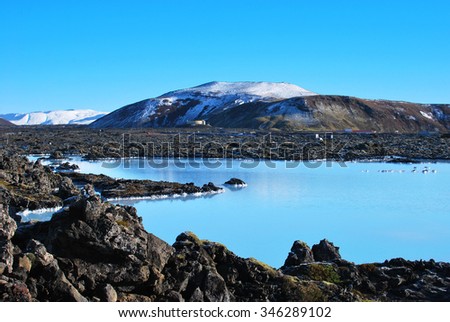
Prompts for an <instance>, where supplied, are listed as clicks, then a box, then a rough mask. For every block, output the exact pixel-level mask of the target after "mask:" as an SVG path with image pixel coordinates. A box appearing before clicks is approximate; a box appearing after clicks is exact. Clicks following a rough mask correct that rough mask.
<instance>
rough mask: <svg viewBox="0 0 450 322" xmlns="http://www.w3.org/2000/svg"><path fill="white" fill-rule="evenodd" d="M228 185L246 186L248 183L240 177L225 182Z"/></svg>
mask: <svg viewBox="0 0 450 322" xmlns="http://www.w3.org/2000/svg"><path fill="white" fill-rule="evenodd" d="M225 184H226V185H230V186H240V187H244V186H246V185H247V184H246V183H245V182H244V181H243V180H241V179H238V178H231V179H230V180H228V181H227V182H225Z"/></svg>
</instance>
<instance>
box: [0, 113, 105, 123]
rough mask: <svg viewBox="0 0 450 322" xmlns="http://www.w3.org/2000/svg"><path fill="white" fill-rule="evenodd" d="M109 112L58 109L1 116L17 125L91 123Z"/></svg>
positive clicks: (0, 116)
mask: <svg viewBox="0 0 450 322" xmlns="http://www.w3.org/2000/svg"><path fill="white" fill-rule="evenodd" d="M106 114H108V113H107V112H98V111H94V110H57V111H48V112H31V113H10V114H1V115H0V118H3V119H5V120H8V121H10V122H11V123H13V124H16V125H64V124H90V123H92V122H94V121H96V120H97V119H99V118H101V117H103V116H105V115H106Z"/></svg>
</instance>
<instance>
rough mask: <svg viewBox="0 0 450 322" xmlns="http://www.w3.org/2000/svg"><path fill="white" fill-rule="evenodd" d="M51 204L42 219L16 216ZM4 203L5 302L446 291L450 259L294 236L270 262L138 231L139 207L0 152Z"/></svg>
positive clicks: (379, 296) (442, 295) (447, 295)
mask: <svg viewBox="0 0 450 322" xmlns="http://www.w3.org/2000/svg"><path fill="white" fill-rule="evenodd" d="M94 184H95V183H94ZM56 204H60V205H62V206H63V208H62V209H61V210H60V211H58V212H57V213H55V214H54V215H53V217H52V219H51V220H50V221H48V222H31V223H21V222H20V218H18V217H17V216H15V213H16V212H17V211H18V210H20V209H24V208H30V207H37V208H39V207H43V206H54V205H56ZM0 205H1V206H0V300H1V301H366V300H373V301H449V300H450V264H449V263H436V262H434V261H406V260H403V259H393V260H390V261H386V262H384V263H375V264H362V265H356V264H354V263H351V262H348V261H346V260H344V259H342V258H341V256H340V255H339V249H338V247H335V246H334V245H333V244H332V243H331V242H329V241H327V240H322V241H321V242H320V243H319V244H317V245H314V246H313V247H312V248H309V247H308V245H306V244H305V243H303V242H301V241H296V242H294V244H293V246H292V249H291V251H290V252H289V254H288V255H287V259H286V261H285V264H284V265H283V266H282V267H281V268H280V269H275V268H272V267H270V266H268V265H266V264H264V263H261V262H259V261H257V260H255V259H251V258H250V259H244V258H241V257H239V256H236V255H235V254H234V253H233V252H231V251H230V250H228V249H227V248H226V246H224V245H221V244H219V243H215V242H211V241H206V240H200V239H199V238H197V237H196V236H195V235H194V234H193V233H189V232H185V233H181V234H180V235H179V236H178V237H177V240H176V242H175V243H174V244H173V245H169V244H167V243H166V242H164V241H162V240H161V239H159V238H158V237H156V236H154V235H152V234H151V233H148V232H146V231H145V230H144V228H143V225H142V219H141V218H140V217H139V216H138V214H137V213H136V210H135V208H133V207H128V206H119V205H114V204H112V203H110V202H105V201H104V200H103V199H102V198H101V197H100V196H99V195H97V194H96V192H95V191H94V188H93V186H92V185H91V184H87V185H86V186H85V187H84V188H83V189H81V190H80V189H78V188H77V187H76V186H75V185H74V184H73V182H72V179H71V178H69V177H63V176H61V175H59V174H55V173H53V172H52V171H51V170H50V169H49V168H47V167H44V166H42V165H41V164H40V163H39V162H37V163H29V162H27V161H26V159H24V158H20V157H17V156H15V155H5V154H1V158H0ZM299 235H301V232H299Z"/></svg>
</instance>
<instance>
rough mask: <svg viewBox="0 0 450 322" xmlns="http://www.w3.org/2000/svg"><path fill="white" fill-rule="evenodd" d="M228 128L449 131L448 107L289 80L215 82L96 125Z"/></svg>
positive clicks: (118, 112) (154, 100)
mask: <svg viewBox="0 0 450 322" xmlns="http://www.w3.org/2000/svg"><path fill="white" fill-rule="evenodd" d="M194 120H204V121H205V122H206V123H207V124H208V125H211V126H217V127H228V128H253V129H265V130H300V131H301V130H304V131H309V130H321V131H322V130H323V131H340V130H345V129H353V130H363V131H377V132H401V133H417V132H421V131H439V132H447V131H448V130H449V129H450V106H449V105H444V104H416V103H408V102H397V101H388V100H367V99H360V98H356V97H348V96H330V95H318V94H316V93H313V92H310V91H308V90H305V89H303V88H301V87H298V86H296V85H292V84H287V83H264V82H260V83H255V82H238V83H224V82H212V83H207V84H204V85H200V86H197V87H193V88H188V89H184V90H178V91H173V92H169V93H167V94H164V95H162V96H159V97H157V98H152V99H146V100H143V101H140V102H137V103H134V104H130V105H127V106H124V107H122V108H120V109H118V110H116V111H114V112H112V113H110V114H108V115H106V116H104V117H102V118H100V119H99V120H97V121H95V122H94V123H92V124H91V127H93V128H142V127H177V126H187V125H189V124H190V122H192V121H194Z"/></svg>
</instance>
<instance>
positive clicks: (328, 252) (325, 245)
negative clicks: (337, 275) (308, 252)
mask: <svg viewBox="0 0 450 322" xmlns="http://www.w3.org/2000/svg"><path fill="white" fill-rule="evenodd" d="M312 252H313V254H314V259H315V261H317V262H331V261H334V260H336V259H340V258H341V255H340V254H339V247H336V246H334V245H333V243H331V242H329V241H328V240H326V239H323V240H321V241H320V243H319V244H318V245H314V246H313V247H312Z"/></svg>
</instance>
